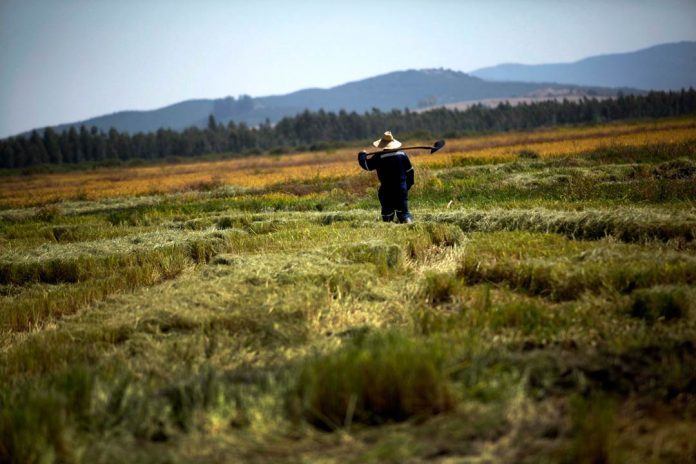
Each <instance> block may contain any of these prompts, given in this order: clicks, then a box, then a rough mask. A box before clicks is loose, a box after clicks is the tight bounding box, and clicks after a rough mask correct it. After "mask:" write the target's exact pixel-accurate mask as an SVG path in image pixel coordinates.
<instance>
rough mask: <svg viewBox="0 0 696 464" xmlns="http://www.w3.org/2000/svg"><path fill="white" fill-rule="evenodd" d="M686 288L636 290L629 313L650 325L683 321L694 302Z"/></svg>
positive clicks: (670, 287) (632, 295) (660, 287)
mask: <svg viewBox="0 0 696 464" xmlns="http://www.w3.org/2000/svg"><path fill="white" fill-rule="evenodd" d="M691 301H692V300H691V298H690V297H689V293H688V291H687V290H685V289H684V287H677V286H658V287H653V288H645V289H640V290H636V291H635V292H633V293H632V294H631V301H630V304H629V308H628V313H629V315H630V316H631V317H635V318H637V319H643V320H644V321H646V322H648V323H653V322H656V321H659V320H665V321H671V320H675V319H682V318H684V317H686V316H687V315H688V314H689V310H690V308H691V305H692V302H691Z"/></svg>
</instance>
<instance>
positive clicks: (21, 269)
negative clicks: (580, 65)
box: [0, 117, 696, 463]
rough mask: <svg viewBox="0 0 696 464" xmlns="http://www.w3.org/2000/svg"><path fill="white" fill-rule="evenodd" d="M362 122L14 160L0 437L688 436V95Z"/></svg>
mask: <svg viewBox="0 0 696 464" xmlns="http://www.w3.org/2000/svg"><path fill="white" fill-rule="evenodd" d="M430 142H432V141H427V143H430ZM359 148H360V147H356V149H355V150H350V151H349V150H336V151H335V152H328V153H323V152H311V153H300V154H295V155H268V156H261V157H256V158H245V159H228V160H218V161H201V162H198V163H179V164H173V165H169V164H168V165H159V166H133V167H128V168H124V167H118V168H111V169H108V168H100V169H95V170H92V171H83V172H72V173H58V174H33V175H7V176H4V177H2V182H0V204H1V205H2V209H0V308H1V309H0V333H1V334H2V336H1V337H0V462H10V463H39V462H40V463H44V462H64V463H73V462H75V463H77V462H89V463H100V462H104V463H107V462H108V463H112V462H128V463H132V462H162V463H165V462H187V463H188V462H206V463H207V462H356V463H357V462H360V463H362V462H395V463H396V462H420V461H429V462H472V463H474V462H529V463H538V462H568V463H570V462H573V463H576V462H586V463H595V462H605V463H620V462H647V463H650V462H656V463H657V462H693V461H694V460H696V442H695V441H694V440H693V437H694V435H695V434H696V369H695V368H694V366H696V205H695V203H694V202H695V200H696V119H694V118H693V117H690V118H679V119H665V120H659V121H653V120H649V121H637V122H630V123H621V124H605V125H595V126H583V127H574V128H561V129H545V130H537V131H530V132H510V133H505V134H493V135H486V136H480V137H471V138H463V139H452V140H448V141H447V146H446V148H445V149H444V150H443V152H442V153H438V154H436V155H433V156H430V155H426V154H414V155H413V156H412V161H413V164H414V166H415V167H416V185H415V186H414V188H413V189H412V191H411V196H410V198H411V205H412V211H413V213H414V216H415V218H416V222H415V223H414V224H410V225H399V224H386V223H382V222H379V220H378V218H379V210H378V207H379V205H378V202H377V199H376V194H375V187H376V185H377V180H376V178H375V177H373V176H372V175H371V174H368V173H365V172H361V171H360V170H359V167H358V165H357V163H356V160H355V152H357V151H358V149H359Z"/></svg>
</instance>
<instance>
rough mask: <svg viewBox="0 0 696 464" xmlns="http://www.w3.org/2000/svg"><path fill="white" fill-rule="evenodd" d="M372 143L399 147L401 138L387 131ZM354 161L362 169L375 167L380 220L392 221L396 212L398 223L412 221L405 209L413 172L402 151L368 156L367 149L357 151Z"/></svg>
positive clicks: (388, 148)
mask: <svg viewBox="0 0 696 464" xmlns="http://www.w3.org/2000/svg"><path fill="white" fill-rule="evenodd" d="M372 145H374V146H375V147H377V148H381V149H382V150H385V151H387V150H393V149H397V148H399V147H401V142H399V141H398V140H396V139H395V138H394V136H393V135H392V133H391V132H389V131H387V132H385V133H384V135H383V136H382V138H381V139H379V140H375V141H374V142H372ZM358 164H360V167H361V168H363V169H365V170H366V171H373V170H375V169H376V170H377V177H378V178H379V182H380V187H379V191H378V192H377V196H378V197H379V203H380V204H381V205H382V220H383V221H384V222H392V221H393V220H394V215H396V218H397V219H398V220H399V222H401V223H410V222H413V217H412V216H411V213H409V212H408V190H409V189H410V188H411V186H412V185H413V182H414V173H413V166H411V161H410V160H409V159H408V156H406V153H404V152H403V151H396V152H390V153H376V154H374V155H373V156H372V157H371V158H368V157H367V152H365V151H361V152H360V153H358Z"/></svg>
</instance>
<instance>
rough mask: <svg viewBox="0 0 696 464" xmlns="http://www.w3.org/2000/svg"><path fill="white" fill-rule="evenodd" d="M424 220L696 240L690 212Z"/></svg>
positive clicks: (477, 227)
mask: <svg viewBox="0 0 696 464" xmlns="http://www.w3.org/2000/svg"><path fill="white" fill-rule="evenodd" d="M423 219H425V220H429V221H434V222H448V223H453V224H457V225H458V226H459V227H461V229H462V230H463V231H464V232H475V231H481V232H494V231H501V230H506V231H513V230H526V231H531V232H544V233H556V234H561V235H564V236H566V237H569V238H572V239H576V240H577V239H581V240H597V239H601V238H604V237H607V236H613V237H615V238H617V239H619V240H621V241H624V242H642V241H648V240H662V241H667V240H671V239H683V240H687V241H691V240H694V238H695V237H696V217H694V216H693V215H691V214H688V213H679V214H677V213H674V214H669V213H657V212H655V211H640V210H636V209H622V210H620V211H608V210H607V211H603V210H585V211H555V210H548V209H531V210H528V209H525V210H522V209H492V210H486V211H475V210H464V211H457V212H452V213H426V214H423Z"/></svg>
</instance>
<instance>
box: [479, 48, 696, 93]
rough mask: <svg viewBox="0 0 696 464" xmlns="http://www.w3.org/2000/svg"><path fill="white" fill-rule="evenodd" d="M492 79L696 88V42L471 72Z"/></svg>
mask: <svg viewBox="0 0 696 464" xmlns="http://www.w3.org/2000/svg"><path fill="white" fill-rule="evenodd" d="M470 74H471V75H472V76H476V77H480V78H481V79H486V80H490V81H524V82H556V83H560V84H563V83H565V84H574V85H591V86H600V87H633V88H636V89H643V90H679V89H682V88H689V87H696V42H678V43H672V44H663V45H656V46H654V47H650V48H645V49H642V50H638V51H635V52H631V53H618V54H611V55H601V56H593V57H590V58H585V59H583V60H580V61H576V62H574V63H556V64H539V65H527V64H500V65H497V66H493V67H489V68H482V69H477V70H476V71H472V72H471V73H470Z"/></svg>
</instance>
